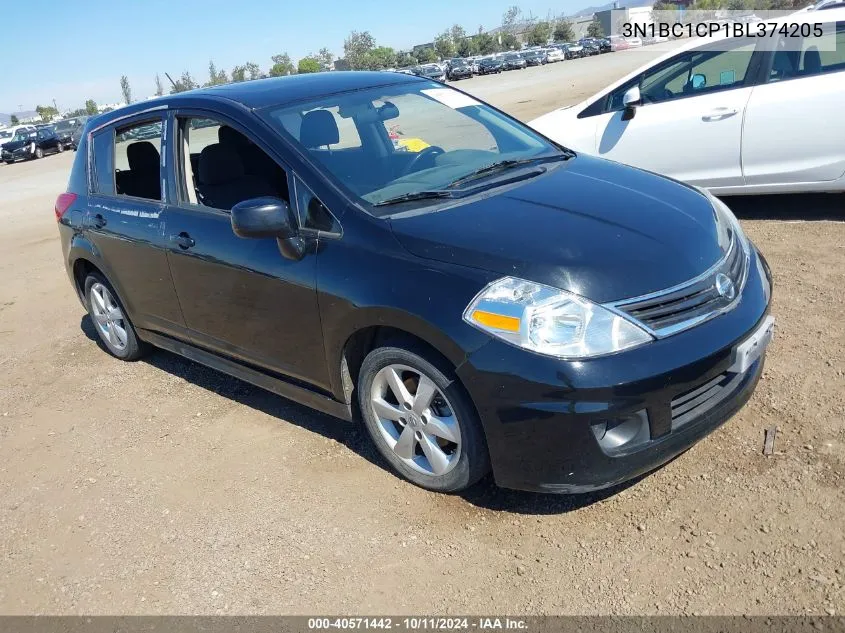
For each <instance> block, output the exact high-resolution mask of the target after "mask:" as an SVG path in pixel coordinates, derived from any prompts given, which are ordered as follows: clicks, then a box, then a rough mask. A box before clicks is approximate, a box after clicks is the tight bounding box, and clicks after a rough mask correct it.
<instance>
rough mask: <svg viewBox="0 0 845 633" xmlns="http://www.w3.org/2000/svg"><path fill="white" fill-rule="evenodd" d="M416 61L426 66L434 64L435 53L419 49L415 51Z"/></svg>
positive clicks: (431, 49)
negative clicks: (430, 63)
mask: <svg viewBox="0 0 845 633" xmlns="http://www.w3.org/2000/svg"><path fill="white" fill-rule="evenodd" d="M417 61H419V63H421V64H428V63H429V62H436V61H437V53H435V52H434V49H433V48H429V47H426V48H421V49H420V50H418V51H417Z"/></svg>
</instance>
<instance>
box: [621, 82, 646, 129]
mask: <svg viewBox="0 0 845 633" xmlns="http://www.w3.org/2000/svg"><path fill="white" fill-rule="evenodd" d="M642 102H643V101H642V97H641V96H640V87H639V86H631V87H630V88H628V90H627V92H625V94H624V95H622V105H623V106H625V112H624V113H623V114H622V120H623V121H628V120H630V119H633V118H634V113H635V112H636V107H637V106H638V105H641V104H642Z"/></svg>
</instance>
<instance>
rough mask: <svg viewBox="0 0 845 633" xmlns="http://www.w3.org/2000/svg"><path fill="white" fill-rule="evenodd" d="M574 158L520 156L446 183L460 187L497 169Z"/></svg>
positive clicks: (452, 186)
mask: <svg viewBox="0 0 845 633" xmlns="http://www.w3.org/2000/svg"><path fill="white" fill-rule="evenodd" d="M570 158H572V154H555V155H553V156H540V157H535V158H519V159H515V158H512V159H506V160H500V161H496V162H495V163H490V164H489V165H485V166H484V167H479V168H478V169H476V170H475V171H471V172H470V173H468V174H467V175H465V176H461V177H460V178H458V179H457V180H453V181H452V182H450V183H449V184H448V185H446V188H447V189H453V188H454V187H458V186H460V185H462V184H464V183H466V182H470V181H472V180H475V179H476V178H480V177H483V176H486V175H487V174H492V173H494V172H497V171H505V170H507V169H512V168H514V167H519V166H520V165H534V164H540V163H547V162H551V161H556V160H568V159H570Z"/></svg>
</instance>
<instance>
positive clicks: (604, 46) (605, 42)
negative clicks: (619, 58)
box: [598, 37, 612, 53]
mask: <svg viewBox="0 0 845 633" xmlns="http://www.w3.org/2000/svg"><path fill="white" fill-rule="evenodd" d="M598 45H599V52H601V53H609V52H611V50H612V47H611V45H610V40H609V39H607V38H606V37H602V38H600V39H599V40H598Z"/></svg>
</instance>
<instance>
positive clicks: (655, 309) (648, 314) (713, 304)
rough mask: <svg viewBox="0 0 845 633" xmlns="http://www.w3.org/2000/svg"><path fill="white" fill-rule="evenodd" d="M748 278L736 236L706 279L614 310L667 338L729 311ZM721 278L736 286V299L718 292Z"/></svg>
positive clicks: (630, 301) (629, 301)
mask: <svg viewBox="0 0 845 633" xmlns="http://www.w3.org/2000/svg"><path fill="white" fill-rule="evenodd" d="M747 274H748V257H747V255H746V253H745V251H744V250H743V247H742V245H741V243H740V240H739V239H738V238H737V236H736V235H734V236H732V239H731V243H730V246H729V247H728V252H727V253H726V254H725V256H724V257H723V258H722V259H721V260H720V261H719V262H718V263H716V265H715V266H713V267H712V268H710V269H709V270H708V271H707V272H705V273H704V274H703V275H700V276H699V277H696V278H695V279H693V280H691V281H689V282H687V283H684V284H681V285H679V286H675V287H674V288H669V289H668V290H664V291H661V292H656V293H653V294H650V295H646V296H644V297H635V298H633V299H626V300H624V301H619V302H617V303H615V304H613V307H615V308H617V309H619V310H622V311H623V312H625V313H627V314H628V315H630V316H631V317H633V318H634V319H636V320H637V321H639V322H640V323H642V324H643V325H645V326H646V327H647V328H649V329H650V330H651V331H652V332H654V333H655V334H656V335H657V336H668V335H670V334H674V333H676V332H680V331H682V330H686V329H688V328H691V327H693V326H695V325H698V324H699V323H702V322H704V321H706V320H708V319H710V318H712V317H714V316H716V315H718V314H721V313H722V312H725V311H726V310H728V309H730V308H731V307H732V306H733V304H734V302H735V301H736V299H737V297H739V295H740V294H741V292H742V288H743V286H744V285H745V278H746V276H747ZM719 275H725V276H727V277H728V279H730V280H731V282H733V285H734V288H735V294H734V296H725V295H723V294H722V293H720V292H719V290H718V288H717V285H716V280H717V277H718V276H719Z"/></svg>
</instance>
